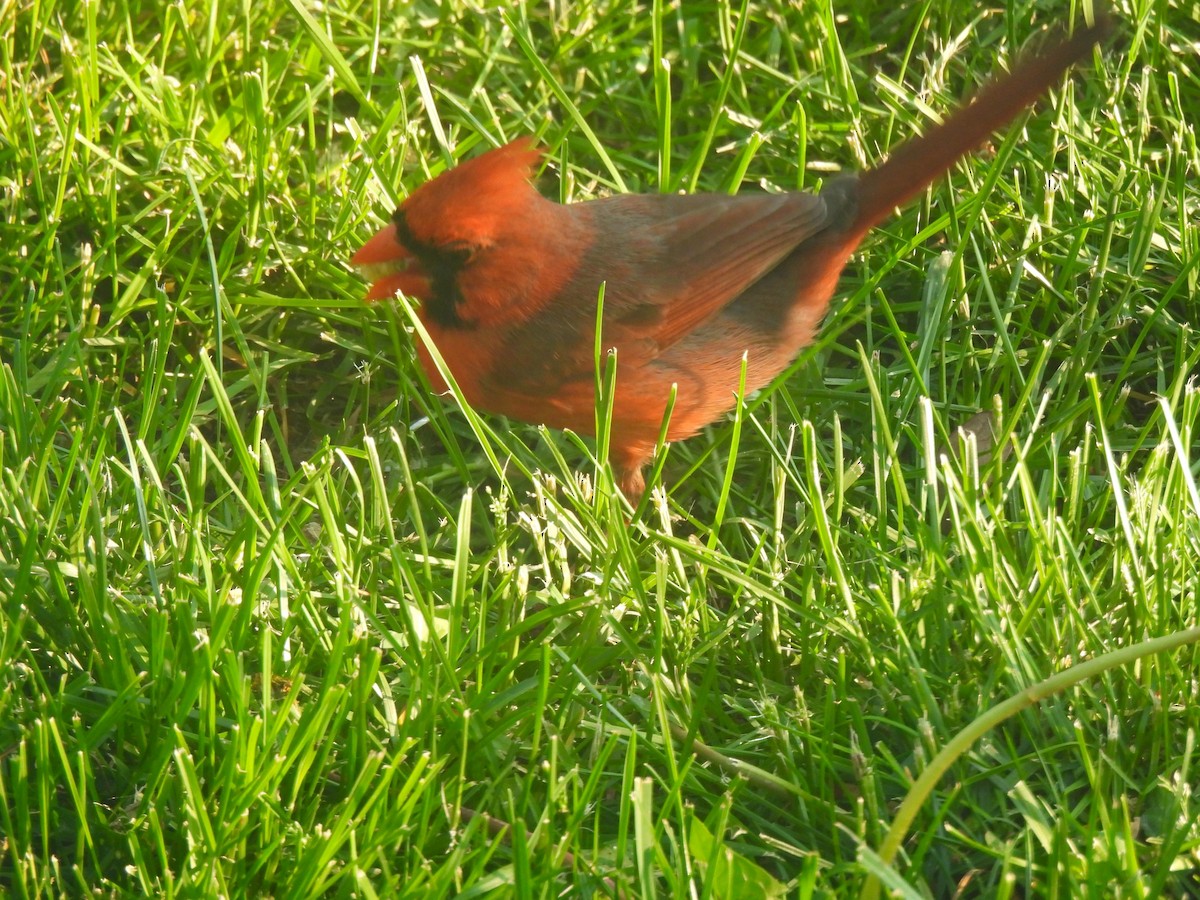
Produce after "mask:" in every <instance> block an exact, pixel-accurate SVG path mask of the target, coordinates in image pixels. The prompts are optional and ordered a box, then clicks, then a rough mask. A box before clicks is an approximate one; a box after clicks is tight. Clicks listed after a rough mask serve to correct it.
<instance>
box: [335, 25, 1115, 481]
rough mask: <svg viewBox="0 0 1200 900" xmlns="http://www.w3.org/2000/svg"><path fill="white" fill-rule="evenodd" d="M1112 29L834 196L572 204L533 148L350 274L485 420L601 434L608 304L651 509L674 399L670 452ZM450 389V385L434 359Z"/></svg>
mask: <svg viewBox="0 0 1200 900" xmlns="http://www.w3.org/2000/svg"><path fill="white" fill-rule="evenodd" d="M1108 30H1109V24H1108V22H1107V21H1106V20H1101V21H1098V22H1097V24H1095V25H1093V26H1091V27H1089V28H1083V29H1080V30H1079V31H1077V32H1076V33H1075V34H1074V35H1073V36H1072V37H1070V38H1068V39H1065V40H1062V41H1060V42H1058V43H1056V44H1054V45H1053V46H1051V47H1049V48H1048V49H1046V50H1044V51H1042V52H1040V53H1038V54H1036V55H1034V56H1033V57H1032V58H1030V59H1027V60H1026V61H1024V62H1023V63H1020V64H1019V65H1017V66H1016V68H1014V70H1013V71H1012V72H1011V73H1010V74H1008V75H1007V76H1004V77H1002V78H1000V79H998V80H997V81H995V82H994V83H992V84H991V85H990V86H988V87H986V88H984V89H983V90H982V91H981V92H980V93H979V94H978V96H976V97H975V99H974V101H973V102H971V103H970V104H968V105H966V106H965V107H964V108H962V109H960V110H959V111H957V112H956V113H955V114H953V115H952V116H951V117H950V118H949V119H947V120H946V121H945V122H944V123H942V124H941V125H938V126H936V127H935V128H933V129H932V130H931V131H930V132H929V133H928V134H926V135H924V136H922V137H919V138H917V139H915V140H913V141H911V142H910V143H908V144H907V145H905V146H904V147H902V148H901V149H900V150H899V151H898V152H896V153H895V154H894V155H892V156H891V157H890V158H889V159H888V160H887V161H886V162H885V163H883V165H881V166H879V167H878V168H876V169H872V170H869V171H867V172H864V173H862V174H861V175H858V176H844V177H839V178H836V179H833V180H832V181H830V182H829V183H828V184H827V185H826V186H825V187H824V189H823V190H822V191H821V193H820V194H817V195H814V194H807V193H791V194H777V195H763V194H755V195H742V196H736V197H730V196H725V195H713V194H697V195H690V196H682V195H670V194H652V195H646V194H624V195H619V196H614V197H607V198H604V199H601V200H592V201H588V202H584V203H573V204H570V205H566V206H564V205H561V204H558V203H555V202H553V201H551V200H547V199H546V198H545V197H543V196H541V195H540V194H539V193H538V192H537V191H536V190H535V189H534V188H533V186H532V185H531V183H530V179H531V177H532V173H533V170H534V168H535V167H536V166H537V164H538V162H539V160H540V158H541V153H540V151H539V150H537V149H536V148H535V147H534V146H533V143H532V141H531V140H530V139H528V138H523V139H520V140H516V141H513V142H512V143H510V144H508V145H506V146H503V147H500V148H499V149H496V150H492V151H490V152H487V153H484V154H483V155H482V156H478V157H476V158H474V159H471V160H468V161H466V162H464V163H461V164H460V165H459V166H457V167H456V168H454V169H451V170H449V171H447V172H444V173H443V174H441V175H440V176H438V177H437V178H435V179H433V180H432V181H430V182H428V183H426V184H424V185H422V186H421V187H419V188H417V189H416V190H415V191H413V193H412V194H411V195H410V196H409V197H408V199H407V200H405V201H404V203H402V204H401V205H400V207H399V208H398V209H397V210H396V211H395V213H393V214H392V221H391V223H390V224H389V225H387V226H386V227H385V228H384V229H383V230H381V231H380V232H379V233H378V234H376V235H375V236H374V237H372V238H371V239H370V240H369V241H367V243H366V244H365V245H364V246H363V247H362V249H361V250H359V251H358V252H357V253H356V254H354V257H353V258H352V260H351V262H352V263H354V264H355V265H357V266H360V267H362V268H363V269H364V270H365V273H366V274H367V276H368V277H373V278H376V279H377V280H376V281H375V283H374V285H373V286H372V287H371V289H370V291H369V292H368V294H367V299H368V300H378V299H381V298H386V297H391V296H394V295H395V293H396V292H397V291H403V292H404V293H405V294H406V295H408V296H410V297H415V298H417V299H418V300H419V301H420V309H419V313H418V314H419V316H420V318H421V321H422V323H423V324H424V325H425V327H426V329H428V331H429V335H430V337H431V338H432V339H433V343H434V344H435V345H436V346H437V348H438V351H439V352H440V353H441V356H442V358H443V359H444V360H445V362H446V364H447V366H449V369H450V371H451V373H452V374H453V375H454V378H455V380H456V381H457V382H458V384H459V386H460V388H461V389H462V392H463V394H464V395H465V396H466V398H467V400H469V401H470V402H471V404H472V405H474V406H477V407H479V408H480V409H484V410H488V411H490V412H493V413H500V414H502V415H505V416H510V417H512V418H514V419H520V420H523V421H526V422H538V423H545V424H547V425H551V426H553V427H556V428H570V429H573V430H574V431H576V432H580V433H584V434H594V432H595V396H594V395H595V391H594V383H595V361H594V349H595V324H596V301H597V295H598V293H599V290H600V286H601V285H602V284H603V285H604V286H605V287H604V318H603V326H602V334H601V337H602V339H603V346H604V347H605V348H609V347H615V348H616V350H617V375H616V379H617V380H616V393H615V397H614V400H613V406H612V428H611V433H610V448H611V457H612V463H613V467H614V469H615V471H616V474H617V476H618V480H619V484H620V487H621V489H622V490H623V491H624V492H625V495H626V496H627V497H628V498H629V499H630V500H631V501H633V502H635V503H636V501H637V499H638V498H639V497H640V496H641V494H642V491H643V490H644V488H645V481H644V479H643V476H642V467H643V466H644V465H645V464H646V463H647V462H648V461H649V459H650V458H651V456H652V455H653V452H654V447H655V444H656V442H657V440H658V437H659V433H660V431H661V427H662V420H663V416H664V413H665V412H666V408H667V404H668V399H669V397H670V394H671V387H672V385H675V386H677V398H676V401H675V406H674V409H673V411H672V413H671V419H670V425H669V427H668V429H667V435H666V436H667V439H668V440H678V439H680V438H686V437H689V436H690V435H693V434H695V433H696V432H697V431H698V430H700V429H701V428H703V427H704V426H705V425H707V424H708V423H710V422H712V421H713V420H714V419H716V418H717V417H719V416H721V415H722V414H723V413H725V412H727V411H728V410H730V409H731V408H732V407H733V406H734V404H735V402H736V399H737V397H736V395H737V391H738V387H739V379H740V374H741V366H742V355H743V353H745V354H747V359H748V363H747V372H746V389H747V391H752V390H756V389H758V388H760V387H762V386H763V385H765V384H767V383H768V382H769V381H771V379H772V378H774V377H775V376H776V375H777V374H779V373H780V372H781V371H782V370H783V369H784V368H786V367H787V366H788V364H789V363H791V361H792V360H793V358H795V356H796V354H797V353H798V352H799V351H800V349H801V348H802V347H804V346H805V345H806V344H808V343H809V342H810V341H811V340H812V338H813V335H814V333H815V332H816V330H817V327H818V326H819V324H820V322H821V318H822V317H823V316H824V315H825V310H826V308H827V307H828V305H829V300H830V298H831V297H832V296H833V292H834V289H835V288H836V286H837V281H838V277H839V276H840V275H841V272H842V268H843V267H844V266H845V264H846V261H847V260H848V259H849V257H850V254H851V253H852V252H853V251H854V249H855V248H856V247H857V246H858V244H859V242H860V241H862V239H863V237H864V235H866V233H867V232H868V231H869V230H870V229H871V228H872V227H873V226H874V225H876V224H877V223H879V222H880V221H881V220H882V219H884V218H886V217H887V216H888V215H890V214H891V212H892V211H893V210H894V209H895V208H896V207H897V206H899V205H901V204H903V203H904V202H905V201H907V200H909V199H911V198H912V197H914V196H915V195H917V194H918V193H920V192H921V191H923V190H924V189H925V188H926V187H927V186H928V185H929V184H930V182H932V181H933V180H934V179H935V178H937V177H938V176H939V175H941V174H942V173H943V172H945V171H947V170H948V169H949V168H950V167H951V166H952V165H954V163H955V161H956V160H958V159H959V157H961V156H963V155H964V154H966V153H969V152H970V151H971V150H973V149H974V148H976V147H977V146H979V145H980V144H982V143H983V142H984V141H985V140H986V139H987V137H988V136H989V135H990V134H991V132H993V131H994V130H996V129H997V128H999V127H1001V126H1002V125H1004V124H1005V123H1007V122H1008V121H1009V120H1010V119H1012V118H1013V117H1014V116H1016V115H1017V114H1018V113H1019V112H1020V111H1021V110H1022V109H1024V108H1025V107H1026V106H1029V105H1030V104H1032V103H1033V102H1034V101H1035V100H1036V99H1037V98H1038V97H1039V96H1040V95H1041V94H1043V93H1044V92H1045V91H1046V90H1047V89H1049V88H1050V87H1051V86H1052V85H1053V84H1054V83H1056V82H1057V81H1058V80H1059V79H1060V78H1061V77H1062V75H1063V73H1064V72H1065V71H1066V70H1067V68H1069V67H1070V66H1071V65H1072V64H1073V63H1074V62H1076V61H1077V60H1078V59H1080V58H1081V57H1082V56H1084V55H1085V54H1086V53H1087V52H1088V51H1089V49H1090V48H1091V47H1092V45H1093V44H1095V43H1096V42H1097V41H1098V40H1100V39H1101V38H1102V37H1103V36H1104V35H1105V34H1106V33H1107V31H1108ZM418 353H419V355H420V359H421V363H422V365H423V366H424V369H425V372H426V374H427V375H428V376H429V379H430V381H431V382H432V384H433V386H434V389H435V390H438V391H444V390H445V389H446V385H445V382H444V381H443V380H442V378H441V376H440V375H439V374H438V372H437V369H436V368H435V367H434V365H433V363H432V361H431V359H430V356H429V353H428V352H427V350H426V349H425V346H424V344H423V343H421V344H419V345H418Z"/></svg>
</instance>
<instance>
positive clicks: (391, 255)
mask: <svg viewBox="0 0 1200 900" xmlns="http://www.w3.org/2000/svg"><path fill="white" fill-rule="evenodd" d="M350 264H351V265H352V266H357V267H358V269H359V271H360V272H362V274H363V276H364V277H365V278H366V279H367V280H368V281H370V282H372V284H371V288H370V290H368V291H367V296H366V298H365V299H366V300H368V301H372V300H384V299H387V298H389V297H394V296H396V292H397V291H403V292H404V294H405V295H406V296H409V297H416V298H417V299H420V298H422V297H424V296H425V295H426V294H427V293H428V290H429V278H428V276H427V275H426V274H425V272H424V271H423V270H422V269H421V265H420V263H419V262H418V261H417V259H416V257H414V256H413V255H412V254H411V253H409V252H408V250H406V249H405V248H404V245H403V244H401V243H400V241H399V240H397V238H396V226H395V224H394V223H391V222H389V223H388V224H387V225H385V226H384V227H383V228H381V229H380V230H379V232H378V233H377V234H376V235H375V236H374V237H373V238H371V239H370V240H369V241H367V242H366V243H365V244H363V245H362V247H360V248H359V250H358V252H357V253H355V254H354V255H353V256H352V257H350Z"/></svg>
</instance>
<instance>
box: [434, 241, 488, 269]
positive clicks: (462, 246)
mask: <svg viewBox="0 0 1200 900" xmlns="http://www.w3.org/2000/svg"><path fill="white" fill-rule="evenodd" d="M478 249H479V247H478V246H477V245H476V244H472V243H471V242H470V241H451V242H450V243H448V244H446V245H445V246H443V247H442V252H443V253H445V254H446V256H448V257H450V258H451V259H453V260H454V261H455V262H456V263H459V264H460V265H461V264H462V263H466V262H470V261H471V258H472V257H473V256H474V255H475V252H476V251H477V250H478Z"/></svg>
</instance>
